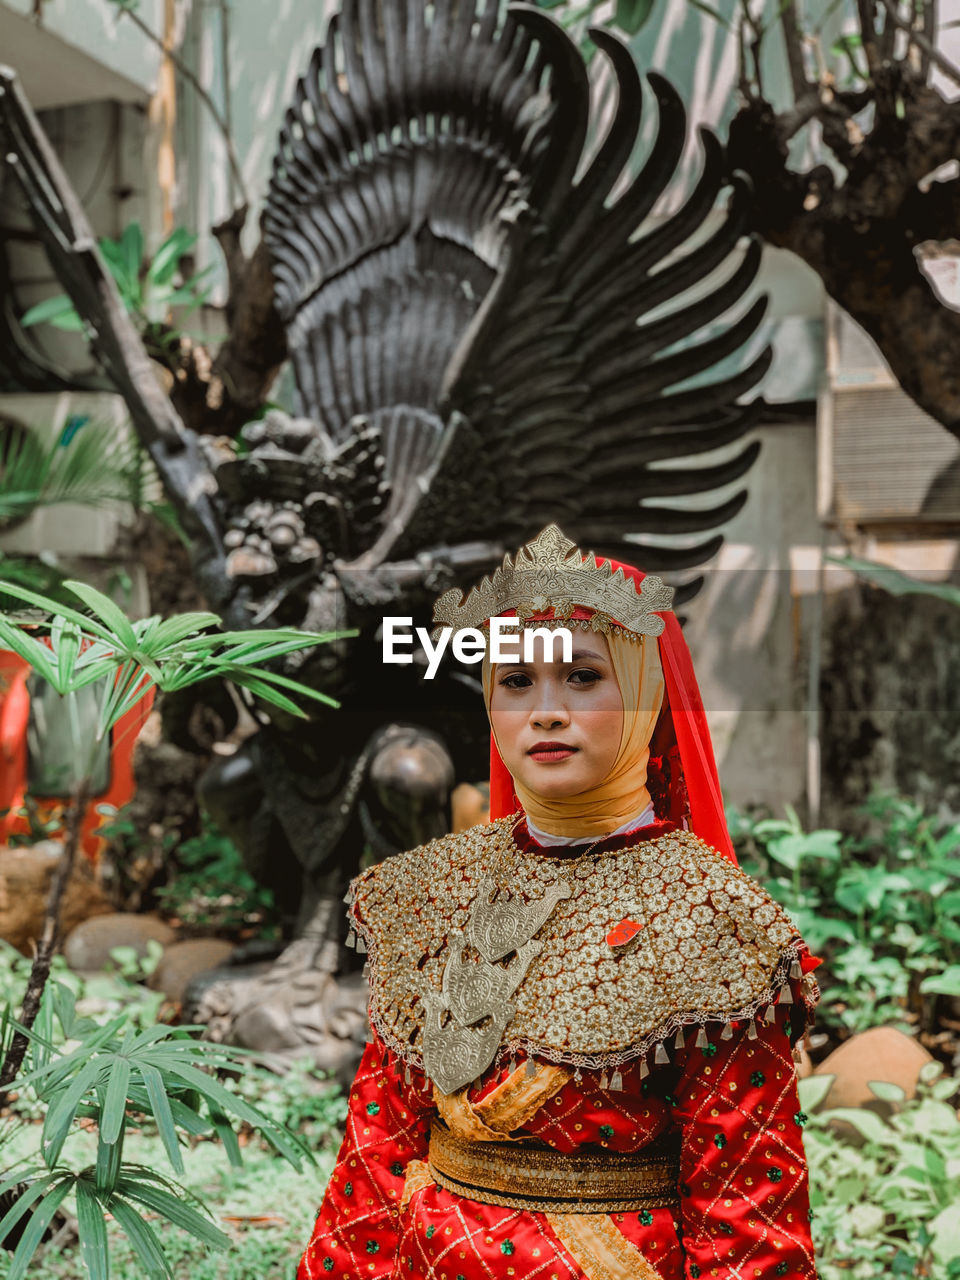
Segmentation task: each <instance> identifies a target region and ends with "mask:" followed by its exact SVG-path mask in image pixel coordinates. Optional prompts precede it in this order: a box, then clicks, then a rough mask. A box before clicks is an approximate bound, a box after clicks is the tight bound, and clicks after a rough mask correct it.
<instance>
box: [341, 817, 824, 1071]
mask: <svg viewBox="0 0 960 1280" xmlns="http://www.w3.org/2000/svg"><path fill="white" fill-rule="evenodd" d="M515 822H516V818H515V816H513V817H508V818H502V819H500V820H498V821H496V822H492V823H488V824H485V825H482V826H477V827H473V828H471V829H470V830H469V831H464V832H460V833H459V834H457V835H451V836H444V837H442V838H441V839H439V840H434V841H432V842H431V843H429V844H426V845H423V846H421V847H420V848H419V849H413V850H411V851H410V852H409V853H404V854H401V855H399V856H397V857H392V858H387V859H386V860H385V861H384V862H381V863H379V864H378V865H377V866H375V867H372V868H371V869H370V870H369V871H366V872H365V873H363V874H362V875H361V876H359V877H357V879H356V880H355V881H354V882H353V883H352V885H351V891H350V894H349V895H348V898H347V901H348V902H349V903H350V915H351V920H352V924H353V927H354V929H355V930H356V932H357V934H358V935H359V936H360V938H361V939H362V944H363V945H365V947H366V950H367V951H368V952H369V960H368V974H369V980H370V1018H371V1022H372V1023H373V1025H374V1027H375V1028H376V1030H377V1032H378V1033H379V1035H380V1037H381V1039H382V1040H383V1041H384V1043H385V1044H386V1046H387V1047H388V1048H389V1049H391V1050H392V1051H393V1052H394V1053H395V1054H396V1055H397V1056H398V1057H399V1058H401V1059H403V1060H404V1061H405V1062H407V1063H408V1064H410V1065H413V1066H416V1067H422V1066H423V1039H424V1028H425V1021H426V1017H427V1010H428V1007H430V1006H431V1005H434V1006H435V1004H436V1001H437V999H438V998H439V997H440V995H441V991H442V979H443V972H444V968H445V966H446V963H447V961H448V959H449V956H450V953H451V946H450V939H451V937H453V938H454V939H456V938H457V937H458V935H459V934H461V933H462V932H463V931H464V930H465V929H466V928H467V926H468V921H469V918H470V914H471V908H472V906H473V905H474V902H475V899H476V897H477V894H478V891H479V890H480V887H481V884H482V883H483V881H484V880H485V878H487V877H490V878H492V879H493V880H494V882H495V883H496V884H497V886H498V887H499V888H500V889H501V890H508V891H509V892H510V894H512V895H520V897H521V900H523V901H525V902H535V901H537V900H539V899H541V898H543V897H545V896H546V895H548V894H550V891H551V889H552V888H553V887H554V886H556V884H557V883H558V881H563V882H566V884H568V885H569V886H570V888H571V890H572V893H571V895H570V896H569V897H567V898H561V899H560V900H559V901H558V902H557V903H556V905H555V906H554V907H553V910H552V911H551V913H550V915H549V916H548V918H547V919H546V921H545V923H544V924H543V926H542V927H541V928H540V929H539V931H538V933H537V934H536V939H537V941H538V942H539V943H540V944H541V946H540V948H539V951H538V954H536V955H534V956H533V958H532V960H531V961H530V963H529V967H528V968H527V970H526V976H525V977H524V979H523V981H522V982H521V984H520V986H519V988H518V989H517V991H516V993H515V994H514V995H513V996H512V1004H513V1006H514V1012H513V1015H512V1017H511V1018H510V1019H509V1021H508V1022H507V1023H506V1026H505V1029H504V1030H503V1033H502V1035H501V1036H499V1037H498V1039H499V1048H498V1050H496V1052H495V1056H496V1058H497V1059H502V1058H503V1057H504V1056H506V1055H507V1054H508V1053H509V1054H511V1055H512V1054H515V1053H516V1052H518V1051H520V1052H522V1053H525V1054H527V1055H529V1056H531V1057H536V1058H540V1059H542V1060H545V1061H548V1062H558V1063H566V1064H569V1065H570V1066H574V1067H583V1068H590V1069H597V1070H603V1069H606V1068H614V1067H617V1066H619V1065H621V1064H623V1063H624V1062H626V1061H628V1060H630V1059H632V1058H636V1057H640V1056H642V1055H645V1054H646V1053H647V1051H648V1050H649V1049H650V1048H652V1047H653V1046H654V1044H657V1043H658V1042H659V1044H658V1050H657V1058H656V1060H657V1061H667V1060H668V1058H667V1056H666V1054H665V1053H664V1051H663V1044H662V1042H663V1041H664V1040H665V1038H666V1037H667V1036H670V1035H673V1034H674V1033H677V1032H679V1033H680V1034H679V1036H678V1038H677V1041H676V1043H677V1044H678V1045H679V1044H680V1042H681V1041H680V1038H681V1037H682V1036H683V1035H684V1034H685V1029H687V1028H699V1036H701V1037H702V1036H703V1034H704V1031H703V1028H704V1027H705V1025H706V1024H708V1023H715V1022H723V1023H729V1022H731V1021H733V1020H736V1019H751V1018H754V1017H756V1016H757V1014H759V1013H760V1012H762V1011H763V1010H764V1007H765V1006H772V1004H773V1003H774V1002H775V1001H776V1000H777V999H778V996H779V999H780V1000H781V1001H783V1002H790V1001H792V1000H793V995H792V992H791V986H790V983H789V979H790V978H791V977H792V978H794V979H799V978H800V977H801V969H800V964H799V957H800V954H801V951H802V950H803V949H804V943H803V940H802V938H801V936H800V934H799V933H798V932H797V929H796V927H795V926H794V924H793V923H792V921H791V920H790V918H789V916H788V915H787V913H786V912H785V911H784V909H783V908H782V907H781V906H780V905H779V904H778V903H777V902H775V901H774V900H773V899H772V898H771V897H770V895H769V894H768V893H767V892H766V890H764V889H763V888H762V887H761V886H760V885H759V884H757V883H756V881H755V880H753V879H752V878H751V877H750V876H748V875H747V874H746V873H745V872H743V871H741V870H740V869H739V868H737V867H735V866H733V865H732V864H731V862H730V861H729V860H728V859H727V858H725V857H723V856H722V855H721V854H719V853H718V852H717V851H716V850H715V849H713V848H711V847H710V846H709V845H708V844H706V843H705V842H704V841H703V840H701V839H699V838H698V837H697V836H695V835H693V834H692V833H691V832H675V833H673V834H670V835H665V836H661V837H659V838H656V839H652V840H645V841H641V842H639V843H637V844H636V845H633V846H631V847H630V848H627V849H619V850H615V851H613V852H606V853H604V852H597V853H587V854H583V855H580V856H575V857H551V856H550V855H549V854H546V853H544V854H540V853H531V852H523V851H521V850H520V849H518V848H517V846H516V843H515V842H514V839H513V835H512V830H513V827H514V825H515ZM554 896H555V895H554ZM625 918H629V919H630V920H631V921H634V922H636V923H637V924H639V925H640V926H641V928H640V930H639V932H638V933H637V934H636V936H635V937H634V938H633V939H632V941H630V942H629V943H628V944H627V945H626V946H611V944H610V943H608V942H607V940H606V938H607V934H608V933H609V932H610V931H611V929H613V928H614V926H616V925H617V924H618V923H619V922H620V921H622V920H624V919H625ZM363 945H361V949H363ZM469 954H470V949H469V947H468V949H467V953H466V955H467V959H469ZM477 960H478V961H480V957H479V954H477ZM509 960H510V957H507V958H506V960H505V962H504V963H507V962H509ZM514 962H515V957H514ZM802 993H803V1002H804V1004H805V1005H806V1006H807V1008H806V1011H805V1013H810V1014H812V1009H813V1006H814V1005H815V1004H816V1002H817V1000H818V999H819V987H818V985H817V983H816V980H815V979H814V978H813V977H812V975H810V974H808V975H806V977H804V978H803V987H802ZM771 1016H772V1015H771ZM729 1034H731V1033H730V1031H729V1029H728V1028H725V1029H724V1033H723V1035H724V1038H727V1037H728V1036H729ZM698 1042H699V1043H704V1041H703V1040H702V1039H700V1040H699V1041H698Z"/></svg>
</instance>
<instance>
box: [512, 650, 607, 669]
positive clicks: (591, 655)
mask: <svg viewBox="0 0 960 1280" xmlns="http://www.w3.org/2000/svg"><path fill="white" fill-rule="evenodd" d="M588 661H592V662H609V661H610V659H609V658H608V657H607V655H606V654H604V653H597V651H596V650H595V649H574V651H573V653H572V654H571V656H570V661H569V662H562V661H561V660H560V659H557V666H558V667H564V666H566V667H569V666H572V664H573V663H575V662H588ZM493 665H494V666H495V667H531V666H534V665H535V664H534V663H532V662H525V661H524V660H523V658H507V659H506V661H504V662H495V663H494V664H493Z"/></svg>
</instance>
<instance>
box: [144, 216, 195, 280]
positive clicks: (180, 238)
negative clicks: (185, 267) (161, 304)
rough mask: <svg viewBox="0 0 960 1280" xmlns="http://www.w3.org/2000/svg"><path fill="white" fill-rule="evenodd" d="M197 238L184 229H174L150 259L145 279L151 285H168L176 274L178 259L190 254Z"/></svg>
mask: <svg viewBox="0 0 960 1280" xmlns="http://www.w3.org/2000/svg"><path fill="white" fill-rule="evenodd" d="M197 240H198V237H197V236H195V235H193V234H192V233H191V232H189V231H188V230H187V229H186V227H175V228H174V229H173V231H171V232H170V234H169V235H168V236H167V238H166V240H164V242H163V244H161V245H160V247H159V249H157V252H156V253H155V254H154V255H153V258H152V259H151V262H150V266H149V267H148V268H147V279H148V280H149V281H150V283H151V284H168V283H169V282H170V281H171V280H172V279H173V277H174V276H175V275H176V274H177V268H178V266H179V265H180V259H181V258H182V257H183V256H184V255H185V254H188V253H190V252H191V250H192V249H193V248H194V246H195V245H196V243H197Z"/></svg>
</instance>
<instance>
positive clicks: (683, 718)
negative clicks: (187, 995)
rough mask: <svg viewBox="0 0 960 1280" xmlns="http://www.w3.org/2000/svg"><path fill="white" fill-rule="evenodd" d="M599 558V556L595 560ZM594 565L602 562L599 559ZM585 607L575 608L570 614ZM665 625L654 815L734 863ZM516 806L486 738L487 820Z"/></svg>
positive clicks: (684, 676)
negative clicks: (681, 825) (682, 828)
mask: <svg viewBox="0 0 960 1280" xmlns="http://www.w3.org/2000/svg"><path fill="white" fill-rule="evenodd" d="M598 560H599V558H598ZM599 563H604V562H603V561H599ZM605 563H608V564H609V565H610V567H611V569H614V570H616V569H622V570H623V572H624V573H625V574H626V575H627V577H629V578H632V579H633V580H634V582H636V583H637V584H638V585H639V584H640V583H641V582H642V581H643V578H644V574H642V573H641V572H640V570H639V569H635V568H634V567H633V565H629V564H623V563H622V562H621V561H619V560H608V561H606V562H605ZM581 613H583V616H588V611H581V610H577V613H576V614H575V615H574V616H578V615H579V614H581ZM661 617H662V618H663V620H664V622H665V623H666V626H665V628H664V630H663V633H662V634H661V635H660V637H659V638H658V641H657V643H658V645H659V648H660V662H661V664H662V666H663V676H664V683H665V685H666V693H665V696H664V701H663V709H662V710H661V712H660V718H659V720H658V721H657V727H656V729H655V730H654V733H653V738H652V739H651V742H650V761H649V764H648V766H647V786H648V788H649V790H650V795H651V798H652V799H653V803H654V808H655V810H656V813H657V817H658V818H661V819H670V820H671V821H674V822H677V823H682V822H684V821H686V823H687V825H688V826H689V828H690V830H691V831H693V832H694V833H695V834H696V835H698V836H699V837H700V838H701V839H702V840H705V841H706V842H707V844H710V845H713V847H714V848H715V849H717V850H718V851H719V852H720V853H722V854H723V855H724V856H725V857H727V858H729V859H730V861H731V862H732V863H733V864H734V865H737V856H736V854H735V853H734V851H733V845H732V843H731V841H730V833H729V832H728V830H727V821H726V818H725V817H724V813H723V799H722V797H721V795H720V781H719V779H718V777H717V765H716V761H715V760H714V757H713V744H712V743H711V741H710V730H709V728H708V726H707V717H706V713H705V712H704V709H703V700H702V698H701V697H700V688H699V685H698V684H697V677H696V676H695V675H694V672H693V662H692V661H691V658H690V650H689V649H688V648H687V642H686V640H684V638H683V632H682V631H681V629H680V623H679V622H678V621H677V618H676V615H675V614H674V613H672V612H667V613H663V614H661ZM519 808H520V803H519V801H518V800H517V797H516V794H515V792H514V789H513V778H512V777H511V776H510V774H509V772H508V771H507V767H506V765H505V764H504V763H503V761H502V760H501V758H500V752H499V751H498V750H497V745H496V743H495V742H494V740H493V735H492V734H491V736H490V818H491V820H495V819H497V818H503V817H506V815H507V814H510V813H516V811H517V810H518V809H519Z"/></svg>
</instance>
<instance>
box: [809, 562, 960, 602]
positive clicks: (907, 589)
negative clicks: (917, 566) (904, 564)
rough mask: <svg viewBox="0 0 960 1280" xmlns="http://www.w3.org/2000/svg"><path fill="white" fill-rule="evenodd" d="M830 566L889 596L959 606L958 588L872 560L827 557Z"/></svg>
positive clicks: (959, 593)
mask: <svg viewBox="0 0 960 1280" xmlns="http://www.w3.org/2000/svg"><path fill="white" fill-rule="evenodd" d="M826 559H827V560H828V561H829V562H830V563H831V564H838V565H840V566H841V567H842V568H844V569H850V570H851V571H852V572H853V573H856V574H858V575H859V576H860V577H862V578H865V579H866V580H867V581H868V582H871V583H873V585H874V586H876V587H881V588H882V589H883V590H884V591H889V593H890V594H891V595H894V596H902V595H910V594H912V593H917V594H919V595H925V596H936V597H937V598H938V599H940V600H948V601H949V602H950V603H951V604H958V605H960V587H956V586H953V585H951V584H950V583H946V582H928V581H926V580H924V579H920V578H911V577H910V575H909V574H906V573H901V572H900V570H899V569H891V568H889V566H888V565H885V564H875V563H874V562H873V561H872V560H857V559H855V558H854V557H851V556H827V557H826Z"/></svg>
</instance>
